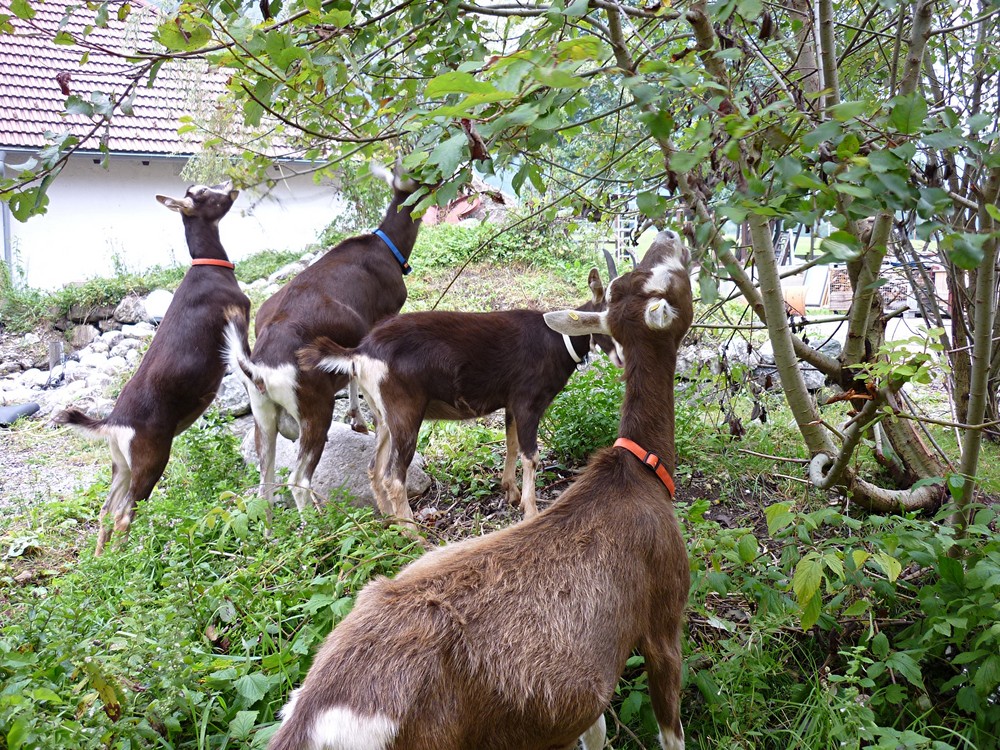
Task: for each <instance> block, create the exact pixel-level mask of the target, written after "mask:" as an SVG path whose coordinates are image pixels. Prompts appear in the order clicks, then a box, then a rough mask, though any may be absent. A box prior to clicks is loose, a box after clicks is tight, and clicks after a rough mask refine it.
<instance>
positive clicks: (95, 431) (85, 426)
mask: <svg viewBox="0 0 1000 750" xmlns="http://www.w3.org/2000/svg"><path fill="white" fill-rule="evenodd" d="M52 422H53V424H59V425H62V424H64V425H69V426H70V427H73V428H75V429H77V430H79V431H80V432H82V433H83V434H85V435H86V436H87V437H90V438H94V439H97V438H103V437H106V435H107V430H106V428H105V423H106V420H104V419H94V418H93V417H91V416H88V415H86V414H84V413H83V412H82V411H80V410H79V409H77V408H75V407H71V408H69V409H63V410H62V411H61V412H59V413H58V414H56V415H55V416H54V417H53V418H52Z"/></svg>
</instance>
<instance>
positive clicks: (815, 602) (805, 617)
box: [799, 592, 823, 630]
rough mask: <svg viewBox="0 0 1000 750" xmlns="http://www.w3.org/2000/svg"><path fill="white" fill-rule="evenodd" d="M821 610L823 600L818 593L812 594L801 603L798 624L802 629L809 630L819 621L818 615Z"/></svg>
mask: <svg viewBox="0 0 1000 750" xmlns="http://www.w3.org/2000/svg"><path fill="white" fill-rule="evenodd" d="M822 612H823V600H822V597H820V595H819V593H818V592H817V593H816V594H813V597H812V599H810V600H809V601H808V602H806V603H805V604H804V605H802V611H801V612H800V620H799V624H800V625H801V626H802V629H803V630H809V629H810V628H811V627H812V626H813V625H815V624H816V623H817V622H819V616H820V615H821V614H822Z"/></svg>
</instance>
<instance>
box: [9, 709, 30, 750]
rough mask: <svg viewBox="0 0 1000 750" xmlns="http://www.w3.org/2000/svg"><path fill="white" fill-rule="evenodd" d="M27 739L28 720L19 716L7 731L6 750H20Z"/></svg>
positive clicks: (23, 716)
mask: <svg viewBox="0 0 1000 750" xmlns="http://www.w3.org/2000/svg"><path fill="white" fill-rule="evenodd" d="M27 738H28V718H27V717H26V716H25V715H24V714H21V715H20V716H18V717H17V718H16V719H15V720H14V723H13V724H12V725H11V727H10V729H8V730H7V750H21V748H22V747H23V746H24V741H25V740H26V739H27Z"/></svg>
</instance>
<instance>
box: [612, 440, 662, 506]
mask: <svg viewBox="0 0 1000 750" xmlns="http://www.w3.org/2000/svg"><path fill="white" fill-rule="evenodd" d="M615 447H616V448H624V449H625V450H627V451H628V452H629V453H631V454H632V455H633V456H635V457H636V458H638V459H639V460H640V461H642V462H643V463H644V464H646V466H648V467H649V468H650V469H651V470H652V471H653V473H654V474H656V476H658V477H659V478H660V481H661V482H663V486H664V487H666V488H667V492H669V493H670V497H671V499H673V497H674V480H673V479H671V478H670V472H669V471H667V467H666V466H664V465H663V464H662V463H661V462H660V457H659V456H657V455H656V454H655V453H650V452H649V451H647V450H645V449H643V448H641V447H640V446H639V444H638V443H635V442H633V441H632V440H629V439H628V438H618V439H617V440H616V441H615Z"/></svg>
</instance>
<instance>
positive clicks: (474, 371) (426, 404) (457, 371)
mask: <svg viewBox="0 0 1000 750" xmlns="http://www.w3.org/2000/svg"><path fill="white" fill-rule="evenodd" d="M588 283H589V285H590V290H591V295H592V298H591V299H590V300H589V301H588V302H587V303H586V304H584V305H583V306H582V307H580V308H579V310H581V311H597V310H601V309H603V307H604V286H603V284H602V283H601V277H600V274H598V272H597V269H596V268H594V269H592V270H591V271H590V276H589V278H588ZM591 338H592V337H591V336H573V337H570V336H563V335H560V334H558V333H556V332H555V331H553V330H552V329H550V328H549V327H548V326H546V325H545V321H544V320H543V319H542V313H540V312H537V311H535V310H505V311H502V312H488V313H469V312H442V311H431V312H414V313H407V314H405V315H397V316H395V317H393V318H390V319H388V320H385V321H383V322H381V323H379V324H378V325H377V326H375V327H374V328H373V329H372V330H371V331H370V332H369V333H368V335H367V336H365V338H364V340H363V341H362V342H361V345H360V346H358V347H357V348H356V349H347V348H345V347H342V346H340V345H339V344H336V343H334V342H332V341H330V340H329V339H319V340H318V341H317V342H316V344H315V345H314V346H310V347H306V348H304V349H302V350H301V351H300V352H299V364H300V365H301V366H302V369H304V370H310V369H314V368H318V369H320V370H325V371H327V372H340V373H344V374H346V375H350V376H351V377H352V378H353V379H355V380H357V382H358V385H359V386H360V387H361V390H362V391H363V392H364V394H365V400H366V401H367V402H368V405H369V406H370V407H371V408H372V411H374V412H375V419H376V422H377V425H378V429H377V433H376V434H377V439H376V448H375V456H374V459H373V461H372V467H371V480H372V491H373V492H374V495H375V498H376V500H377V502H378V504H379V509H380V510H381V511H382V512H383V513H385V514H386V515H388V516H395V517H397V518H400V519H404V520H408V521H412V519H413V513H412V511H411V510H410V505H409V503H408V502H407V499H406V470H407V469H408V468H409V466H410V463H411V462H412V461H413V454H414V452H415V450H416V447H417V433H418V432H419V431H420V424H421V423H422V422H423V421H424V420H427V419H471V418H473V417H482V416H485V415H487V414H491V413H492V412H494V411H496V410H498V409H504V410H505V415H504V418H505V424H506V432H507V459H506V462H505V463H504V470H503V478H502V480H501V486H502V488H503V490H504V492H505V493H506V495H507V500H508V501H509V502H510V503H511V504H513V503H517V502H518V501H520V507H521V511H522V512H523V513H524V515H525V516H526V517H528V518H530V517H531V516H534V515H537V513H538V510H537V508H536V505H535V472H536V471H537V469H538V423H539V421H540V420H541V418H542V415H543V414H544V413H545V410H546V409H547V408H548V406H549V404H551V403H552V399H554V398H555V397H556V395H557V394H558V393H559V391H561V390H562V389H563V388H564V387H565V386H566V382H567V381H568V380H569V376H570V375H572V374H573V370H574V369H575V368H576V366H577V365H578V364H580V363H581V362H582V361H583V358H584V357H585V356H586V355H587V353H588V352H589V351H590V349H591V348H592V343H591ZM597 343H598V345H600V346H602V347H603V348H605V349H606V350H611V351H613V344H612V342H611V339H610V338H609V337H607V336H600V341H598V342H597ZM519 446H520V455H521V470H522V473H523V475H524V476H523V482H522V489H521V490H520V491H519V490H518V488H517V479H516V471H517V469H516V467H517V456H518V447H519Z"/></svg>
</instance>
